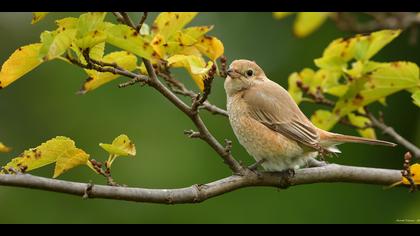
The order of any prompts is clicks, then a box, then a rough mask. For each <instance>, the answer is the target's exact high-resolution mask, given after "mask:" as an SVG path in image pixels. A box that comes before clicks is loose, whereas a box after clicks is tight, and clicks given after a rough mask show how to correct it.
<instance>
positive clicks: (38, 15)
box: [31, 12, 48, 24]
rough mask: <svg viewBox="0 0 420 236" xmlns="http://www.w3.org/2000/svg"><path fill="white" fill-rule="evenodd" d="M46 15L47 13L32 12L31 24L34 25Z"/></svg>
mask: <svg viewBox="0 0 420 236" xmlns="http://www.w3.org/2000/svg"><path fill="white" fill-rule="evenodd" d="M47 15H48V12H33V13H32V21H31V24H36V23H38V22H39V21H41V20H42V19H44V18H45V16H47Z"/></svg>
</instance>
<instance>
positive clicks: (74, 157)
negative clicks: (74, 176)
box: [2, 136, 89, 177]
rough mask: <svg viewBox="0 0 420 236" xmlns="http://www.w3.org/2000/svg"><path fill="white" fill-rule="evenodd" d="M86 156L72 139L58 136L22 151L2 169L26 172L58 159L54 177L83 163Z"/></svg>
mask: <svg viewBox="0 0 420 236" xmlns="http://www.w3.org/2000/svg"><path fill="white" fill-rule="evenodd" d="M88 158H89V155H88V154H86V153H85V152H84V151H83V150H81V149H78V148H76V146H75V143H74V141H73V140H71V139H69V138H67V137H62V136H58V137H56V138H53V139H50V140H48V141H47V142H45V143H43V144H41V145H39V146H38V147H36V148H31V149H29V150H26V151H24V152H23V153H22V154H21V155H20V156H19V157H16V158H14V159H12V161H11V162H9V163H7V164H6V166H4V169H5V170H6V171H7V170H9V169H10V168H12V169H13V170H14V171H18V172H26V171H30V170H33V169H37V168H40V167H43V166H45V165H48V164H51V163H54V162H56V161H58V166H56V168H55V171H54V177H57V176H58V175H60V174H61V173H63V171H65V170H68V169H70V168H73V167H75V166H77V165H80V164H85V163H86V162H87V160H88ZM2 173H4V171H3V172H2Z"/></svg>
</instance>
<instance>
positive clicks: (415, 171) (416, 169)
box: [402, 163, 420, 185]
mask: <svg viewBox="0 0 420 236" xmlns="http://www.w3.org/2000/svg"><path fill="white" fill-rule="evenodd" d="M410 172H411V178H412V179H413V180H414V183H415V184H417V185H420V164H418V163H416V164H413V165H411V166H410ZM402 183H403V184H406V185H410V181H408V179H406V178H405V177H403V179H402Z"/></svg>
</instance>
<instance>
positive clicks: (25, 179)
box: [0, 164, 402, 204]
mask: <svg viewBox="0 0 420 236" xmlns="http://www.w3.org/2000/svg"><path fill="white" fill-rule="evenodd" d="M284 178H285V177H284V175H282V174H281V173H274V172H261V173H259V174H258V175H257V174H255V173H253V172H251V171H250V172H248V174H246V175H242V176H239V175H232V176H230V177H227V178H224V179H220V180H217V181H214V182H211V183H207V184H198V185H193V186H191V187H187V188H178V189H147V188H134V187H116V186H104V185H92V184H86V183H78V182H71V181H64V180H56V179H50V178H44V177H37V176H32V175H29V174H20V175H0V185H4V186H16V187H24V188H32V189H40V190H46V191H52V192H60V193H66V194H72V195H77V196H81V197H83V196H85V197H88V198H105V199H115V200H126V201H135V202H150V203H163V204H179V203H199V202H202V201H205V200H207V199H210V198H213V197H216V196H219V195H222V194H224V193H227V192H231V191H233V190H236V189H239V188H245V187H252V186H271V187H277V188H287V187H289V186H294V185H303V184H313V183H334V182H343V183H362V184H377V185H385V186H389V185H391V184H393V183H396V182H398V181H401V179H402V177H401V172H400V171H399V170H388V169H378V168H367V167H353V166H342V165H336V164H329V165H326V166H323V167H314V168H306V169H300V170H297V171H296V173H295V175H294V177H290V178H289V179H288V180H287V181H284ZM286 182H287V183H288V184H287V185H285V184H284V183H286Z"/></svg>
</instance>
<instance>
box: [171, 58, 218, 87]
mask: <svg viewBox="0 0 420 236" xmlns="http://www.w3.org/2000/svg"><path fill="white" fill-rule="evenodd" d="M167 61H168V66H170V67H184V68H185V69H187V71H188V73H190V75H191V77H192V79H193V80H194V82H195V83H196V84H197V86H198V88H199V89H200V90H201V91H203V89H204V82H203V80H204V79H205V78H206V76H207V73H208V72H209V70H210V69H211V67H212V66H213V62H211V61H209V62H208V63H207V64H206V62H205V61H204V60H203V58H201V57H198V56H195V55H188V56H187V55H175V56H172V57H170V58H168V60H167Z"/></svg>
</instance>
